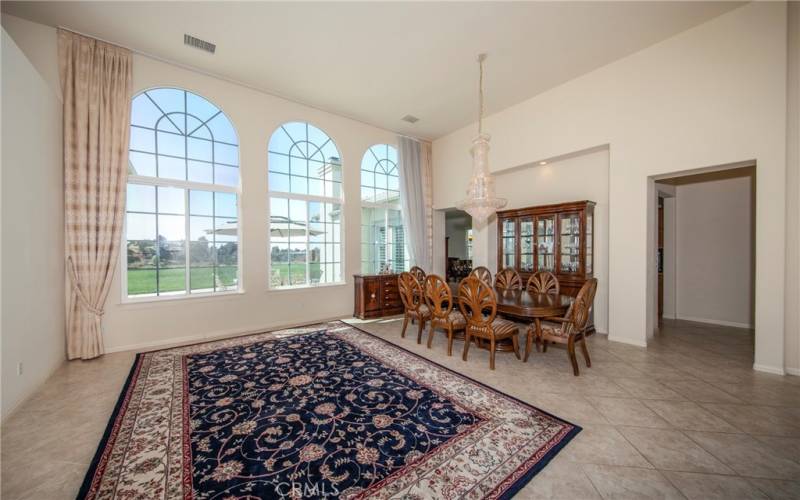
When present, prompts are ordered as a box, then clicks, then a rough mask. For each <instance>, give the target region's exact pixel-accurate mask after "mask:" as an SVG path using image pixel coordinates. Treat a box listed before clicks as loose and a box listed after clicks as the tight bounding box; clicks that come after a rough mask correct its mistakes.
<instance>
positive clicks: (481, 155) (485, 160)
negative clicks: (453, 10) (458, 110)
mask: <svg viewBox="0 0 800 500" xmlns="http://www.w3.org/2000/svg"><path fill="white" fill-rule="evenodd" d="M484 60H486V54H480V55H478V65H479V66H480V77H479V80H478V106H479V112H478V136H477V137H476V138H475V139H473V140H472V148H471V149H470V152H471V153H472V178H471V179H470V180H469V188H467V197H466V198H465V199H464V200H462V201H461V202H459V203H458V205H457V206H458V208H459V210H464V211H465V212H467V213H468V214H470V215H471V216H472V219H473V221H475V222H476V224H477V225H482V224H484V223H485V222H486V220H487V219H488V218H489V216H491V215H492V214H494V213H495V212H497V211H498V210H499V209H501V208H503V207H505V206H506V204H507V203H508V200H506V199H505V198H498V197H496V196H495V192H494V178H493V177H492V174H490V173H489V139H491V137H490V136H489V134H485V133H483V61H484Z"/></svg>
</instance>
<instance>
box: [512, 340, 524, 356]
mask: <svg viewBox="0 0 800 500" xmlns="http://www.w3.org/2000/svg"><path fill="white" fill-rule="evenodd" d="M511 342H512V343H513V344H514V354H515V355H516V356H517V359H522V358H520V357H519V337H518V336H517V335H512V336H511Z"/></svg>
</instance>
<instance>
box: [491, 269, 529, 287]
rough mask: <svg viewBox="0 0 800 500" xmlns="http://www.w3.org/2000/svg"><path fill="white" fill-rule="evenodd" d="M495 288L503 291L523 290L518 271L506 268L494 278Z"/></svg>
mask: <svg viewBox="0 0 800 500" xmlns="http://www.w3.org/2000/svg"><path fill="white" fill-rule="evenodd" d="M494 287H495V288H499V289H501V290H520V289H521V288H522V279H521V278H520V277H519V273H518V272H517V270H516V269H514V268H513V267H506V268H505V269H502V270H501V271H500V272H499V273H497V276H495V277H494Z"/></svg>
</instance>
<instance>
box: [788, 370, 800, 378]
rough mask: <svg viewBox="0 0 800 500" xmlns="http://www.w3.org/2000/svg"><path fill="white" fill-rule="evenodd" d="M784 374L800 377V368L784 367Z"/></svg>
mask: <svg viewBox="0 0 800 500" xmlns="http://www.w3.org/2000/svg"><path fill="white" fill-rule="evenodd" d="M786 375H794V376H796V377H800V368H786Z"/></svg>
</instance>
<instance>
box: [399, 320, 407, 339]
mask: <svg viewBox="0 0 800 500" xmlns="http://www.w3.org/2000/svg"><path fill="white" fill-rule="evenodd" d="M407 326H408V316H404V317H403V329H402V330H401V331H400V337H405V336H406V327H407Z"/></svg>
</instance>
